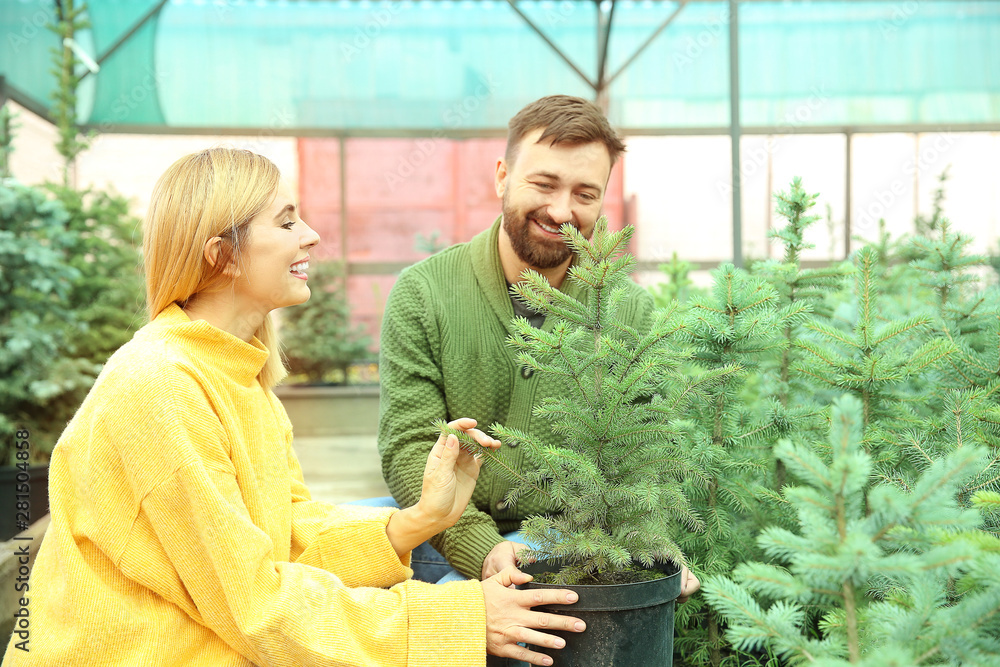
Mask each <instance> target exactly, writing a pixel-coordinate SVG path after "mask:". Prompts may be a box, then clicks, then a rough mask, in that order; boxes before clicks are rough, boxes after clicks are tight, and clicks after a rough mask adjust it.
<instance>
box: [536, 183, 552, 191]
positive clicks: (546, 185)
mask: <svg viewBox="0 0 1000 667" xmlns="http://www.w3.org/2000/svg"><path fill="white" fill-rule="evenodd" d="M535 185H537V186H538V187H540V188H542V189H543V190H551V189H552V184H551V183H535Z"/></svg>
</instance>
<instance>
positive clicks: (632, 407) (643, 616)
mask: <svg viewBox="0 0 1000 667" xmlns="http://www.w3.org/2000/svg"><path fill="white" fill-rule="evenodd" d="M632 233H633V229H632V228H631V227H626V228H625V229H623V230H621V231H619V232H614V233H610V232H608V229H607V220H606V219H605V218H603V217H602V218H601V219H600V220H598V222H597V225H596V228H595V231H594V235H593V238H592V239H591V240H590V241H588V240H587V239H585V238H584V237H583V236H582V235H581V234H580V233H579V232H578V231H577V230H576V229H574V228H573V227H572V226H570V225H564V226H563V227H562V234H563V236H564V238H565V239H566V242H567V243H568V244H569V246H570V247H571V248H572V249H573V251H574V252H575V253H576V261H575V262H574V264H573V265H572V266H571V267H570V269H569V273H568V275H567V280H571V281H574V282H576V283H577V284H579V285H581V286H583V287H584V289H585V298H584V299H583V300H581V301H578V300H576V299H574V298H573V297H571V296H569V295H567V294H565V293H564V292H561V291H559V290H557V289H554V288H553V287H552V286H550V285H549V283H548V282H547V281H546V279H545V278H543V277H542V276H541V275H539V274H537V273H535V272H532V271H526V272H525V273H524V274H523V276H522V278H523V280H522V282H520V283H518V284H517V285H515V286H514V288H513V291H514V292H515V293H516V294H517V296H518V297H520V298H521V299H522V300H523V301H524V302H525V303H527V304H528V305H529V306H530V307H531V308H532V309H534V310H536V311H538V312H544V313H545V314H546V316H547V317H549V318H555V320H556V322H555V324H554V326H553V327H552V328H551V330H550V331H543V330H541V329H536V328H534V327H532V326H531V324H530V323H529V322H528V321H527V320H524V319H518V320H517V322H516V333H515V334H514V335H512V336H511V337H510V339H509V341H508V342H509V344H510V345H512V346H513V347H514V348H515V349H516V350H517V351H518V352H519V354H518V357H517V359H518V362H519V363H520V364H522V365H523V366H525V367H528V368H531V369H533V370H534V372H536V373H543V374H549V375H551V376H555V377H558V378H561V379H562V380H563V381H564V384H565V392H563V394H562V395H560V396H559V397H556V398H551V397H550V398H547V399H545V400H544V401H542V403H541V404H539V405H538V406H537V407H536V408H535V410H536V414H538V415H540V416H544V417H545V418H547V419H548V420H550V422H551V425H552V430H553V431H554V432H555V433H557V434H559V435H560V436H561V438H562V444H561V445H560V446H549V445H546V444H544V443H542V442H540V441H538V440H537V439H536V438H534V437H532V436H530V435H528V434H526V433H522V432H519V431H516V430H513V429H508V428H505V427H503V426H502V425H498V424H494V425H493V426H492V427H491V431H492V432H493V434H494V436H496V437H497V438H499V439H500V440H501V441H502V442H504V443H507V444H514V443H516V444H517V445H518V446H520V447H522V448H524V450H525V451H526V453H527V454H528V456H527V460H529V461H531V462H532V467H531V468H530V469H527V468H526V469H515V468H513V467H511V466H510V465H509V464H508V463H507V462H506V460H505V459H504V458H503V456H502V454H501V455H497V454H493V453H492V452H489V451H483V450H481V448H478V446H477V445H476V443H475V441H473V440H472V439H471V438H468V437H461V436H460V440H461V441H462V442H463V444H465V445H466V446H468V447H470V448H473V449H475V450H477V451H481V452H482V455H483V456H485V457H486V458H487V465H491V466H493V469H494V470H495V471H497V472H498V473H499V474H501V475H503V476H504V477H505V478H507V479H508V480H510V482H511V483H512V490H511V491H510V493H509V494H508V496H507V498H506V502H508V503H513V502H515V501H516V500H517V499H518V498H520V497H521V496H522V495H524V494H536V495H537V496H539V497H540V499H541V500H542V501H543V502H544V503H546V504H547V506H548V507H549V508H550V511H549V512H547V513H545V514H540V515H536V516H532V517H530V518H528V519H527V520H526V521H525V522H524V523H523V525H522V531H523V535H524V537H525V538H526V540H527V542H528V543H530V544H531V545H532V548H531V550H530V551H529V552H528V553H527V554H526V556H527V559H529V560H534V561H535V562H534V563H533V564H531V565H528V566H526V568H525V569H526V570H527V571H528V572H530V573H532V574H533V575H535V582H532V583H531V584H529V586H546V585H552V586H559V587H569V588H571V589H574V590H576V591H577V592H578V593H579V595H580V601H579V602H578V603H577V604H575V605H574V606H573V607H572V608H571V609H569V610H568V611H567V610H565V609H563V610H560V609H556V608H552V609H551V610H550V611H552V612H554V613H572V614H573V615H575V616H578V617H580V618H582V619H584V620H585V621H586V622H587V631H586V632H584V633H582V634H581V635H573V636H565V639H566V641H567V645H566V648H564V649H562V650H560V651H558V652H556V653H555V654H554V655H553V656H552V657H553V659H554V661H555V665H557V666H559V665H595V666H596V665H601V666H604V665H658V666H659V665H670V664H671V662H672V656H673V649H672V646H673V609H674V602H673V601H674V600H675V599H676V598H677V596H678V595H679V593H680V587H681V582H680V577H679V571H678V566H679V565H681V564H683V563H684V562H685V560H684V555H683V554H682V553H681V550H680V548H679V547H678V546H677V542H676V541H675V540H676V536H677V535H678V532H679V531H692V530H699V529H701V527H702V526H701V520H700V519H699V517H698V516H697V514H696V513H695V512H694V511H692V509H691V506H690V503H689V501H688V499H687V498H686V497H685V495H684V492H683V490H682V480H684V479H687V480H688V481H689V482H690V481H691V480H692V479H695V480H697V479H698V478H699V473H698V471H697V470H695V469H693V467H692V465H691V463H690V461H691V459H690V457H689V456H687V454H686V449H685V447H684V446H683V443H684V441H685V432H684V429H685V425H684V422H683V420H681V419H680V418H679V417H680V415H681V414H682V413H683V410H684V407H685V406H686V405H687V404H688V403H689V401H690V400H691V398H692V396H695V395H698V394H699V393H703V392H704V391H705V390H706V388H708V387H710V386H711V385H713V384H714V383H717V382H718V381H720V378H722V377H724V376H725V375H726V374H727V373H731V372H732V369H731V368H723V369H718V370H712V371H708V372H706V373H703V374H702V375H700V376H698V377H690V376H685V375H684V374H682V373H681V366H682V364H683V362H684V361H685V360H686V359H687V357H688V354H687V353H686V352H684V351H683V347H684V346H683V344H682V343H681V342H680V341H681V339H683V337H684V329H685V325H684V318H683V317H681V316H680V315H679V313H678V312H677V310H676V304H675V306H674V308H663V309H655V310H653V311H652V313H653V314H652V317H651V321H650V322H648V326H646V327H644V330H642V331H638V330H636V329H634V328H632V327H629V326H627V325H624V324H623V323H622V322H621V321H620V319H619V318H617V317H616V313H617V311H618V309H619V306H620V305H621V304H622V302H623V299H625V298H626V297H627V295H628V292H629V290H628V288H627V284H626V283H627V281H628V280H629V273H630V271H631V270H632V268H633V267H634V266H635V260H634V259H633V258H632V256H631V255H629V254H627V253H625V252H624V248H625V247H626V245H627V243H628V241H629V239H630V238H631V236H632ZM436 426H437V428H438V429H440V430H441V431H444V432H454V431H452V430H451V429H448V428H447V427H446V426H445V425H444V423H443V422H439V423H437V424H436ZM456 435H459V434H457V433H456ZM536 650H538V651H541V652H546V651H545V649H544V648H537V649H536Z"/></svg>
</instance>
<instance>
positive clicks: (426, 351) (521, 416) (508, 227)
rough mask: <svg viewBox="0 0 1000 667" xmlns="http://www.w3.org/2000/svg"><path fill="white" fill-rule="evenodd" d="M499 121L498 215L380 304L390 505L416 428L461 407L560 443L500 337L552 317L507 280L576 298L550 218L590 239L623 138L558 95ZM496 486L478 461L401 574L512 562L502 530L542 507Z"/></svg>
mask: <svg viewBox="0 0 1000 667" xmlns="http://www.w3.org/2000/svg"><path fill="white" fill-rule="evenodd" d="M508 127H509V132H508V136H507V148H506V152H505V154H504V156H503V157H502V158H500V159H498V160H497V163H496V176H495V188H496V193H497V196H498V197H499V198H500V199H501V201H502V215H501V216H500V217H499V218H497V219H496V220H495V221H494V223H493V225H492V226H491V227H490V228H489V229H487V230H485V231H483V232H481V233H480V234H479V235H477V236H476V237H474V238H473V239H472V240H471V241H469V242H468V243H460V244H457V245H455V246H452V247H450V248H448V249H447V250H444V251H442V252H440V253H438V254H436V255H434V256H432V257H429V258H427V259H425V260H423V261H421V262H419V263H417V264H415V265H413V266H411V267H409V268H407V269H406V270H405V271H403V273H402V274H401V275H400V277H399V280H398V281H397V282H396V284H395V286H394V287H393V289H392V292H391V293H390V295H389V299H388V301H387V303H386V309H385V316H384V320H383V324H382V338H381V353H380V354H381V357H380V363H379V374H380V380H381V399H380V400H381V404H380V416H379V435H378V446H379V453H380V454H381V457H382V473H383V475H384V476H385V480H386V482H387V484H388V486H389V489H390V491H391V492H392V494H393V496H394V497H395V500H396V502H397V503H398V504H399V505H400V506H402V507H408V506H410V505H412V504H413V503H415V502H416V501H417V499H418V498H419V497H420V491H421V483H422V478H423V471H424V464H425V462H426V460H427V443H428V429H429V427H430V424H431V423H432V422H433V421H434V420H435V419H444V420H449V419H453V418H454V416H455V415H462V416H468V417H472V418H474V419H475V420H476V421H477V422H478V423H479V424H480V425H481V427H487V426H489V425H490V424H492V423H494V422H499V423H502V424H504V425H505V426H507V427H509V428H514V429H519V430H521V431H524V432H527V433H532V434H535V435H536V436H538V437H540V438H541V439H543V441H544V440H547V441H549V442H551V443H553V444H557V443H558V442H559V438H558V437H557V436H556V435H555V434H553V433H552V431H551V429H550V427H549V424H548V422H547V421H545V420H543V419H541V418H539V417H536V416H535V415H534V414H533V408H534V406H536V405H538V404H539V403H540V402H541V401H542V400H543V399H544V398H545V397H546V396H551V395H554V394H555V393H556V392H558V391H560V388H559V386H558V382H557V381H556V380H554V379H552V378H547V377H541V376H534V375H533V373H532V372H531V370H530V369H522V368H520V367H519V365H518V364H517V362H516V361H515V359H514V353H513V351H512V350H511V349H510V348H509V347H508V346H507V345H506V339H507V336H509V335H510V334H511V333H513V328H512V326H511V320H512V319H513V317H514V316H515V315H520V316H523V317H525V318H527V319H528V320H529V321H530V322H531V323H532V325H534V326H536V327H540V328H542V329H543V330H550V329H551V327H552V324H553V322H551V321H548V320H546V319H545V317H544V316H543V315H542V314H538V313H535V312H533V311H531V310H529V309H528V308H527V307H526V306H525V305H524V304H523V303H521V302H520V301H519V300H518V299H516V298H514V297H512V296H511V293H510V286H511V285H513V284H514V283H516V282H518V281H519V280H520V279H521V273H522V272H523V271H524V270H525V269H534V270H535V271H537V272H538V273H540V274H542V275H543V276H545V278H547V279H548V281H549V283H550V284H551V285H552V286H553V287H556V288H558V289H560V290H562V291H563V292H565V293H566V294H568V295H570V296H573V297H575V298H577V299H582V298H583V295H582V290H581V289H580V288H579V287H577V286H576V285H574V284H573V283H572V281H567V280H565V278H566V272H567V270H568V269H569V267H570V264H571V263H572V261H573V253H572V251H571V250H570V248H569V247H568V246H567V245H566V243H565V241H564V240H563V238H562V237H561V236H560V234H559V227H560V226H561V225H563V224H566V223H569V224H571V225H573V226H574V227H576V228H577V229H578V230H580V232H582V233H583V235H584V236H585V237H587V238H590V237H591V235H592V234H593V232H594V226H595V224H596V222H597V218H598V217H599V216H600V214H601V206H602V204H603V201H604V194H605V190H606V188H607V185H608V180H609V178H610V176H611V169H612V167H613V166H614V164H615V162H616V161H617V160H618V157H619V156H620V155H621V154H622V152H624V150H625V145H624V143H622V140H621V139H620V138H619V136H618V135H617V134H616V133H615V131H614V130H613V129H612V128H611V126H610V124H609V123H608V120H607V118H605V116H604V114H603V113H601V110H600V109H599V108H598V107H597V106H595V105H594V104H592V103H590V102H588V101H586V100H584V99H581V98H578V97H569V96H566V95H553V96H549V97H544V98H542V99H540V100H537V101H536V102H533V103H531V104H529V105H528V106H526V107H525V108H524V109H522V110H521V111H520V112H518V113H517V115H515V116H514V117H513V118H512V119H511V121H510V123H509V126H508ZM632 286H633V290H632V294H631V297H630V298H629V299H628V300H627V302H626V303H625V304H624V305H623V307H622V308H621V309H620V310H619V315H620V316H621V317H622V318H623V319H624V321H625V322H626V323H627V324H629V325H630V326H633V327H636V328H638V329H642V328H643V327H644V320H646V318H647V317H649V316H650V315H651V312H652V309H653V301H652V298H651V297H650V296H649V294H648V293H647V292H646V291H645V290H644V289H642V288H641V287H639V286H638V285H636V284H634V283H633V284H632ZM500 451H501V455H502V456H504V457H507V459H508V460H509V461H510V462H511V463H512V464H513V465H515V466H523V465H524V462H523V460H522V458H523V457H522V453H521V451H519V450H518V449H517V448H514V447H512V446H505V447H502V448H501V450H500ZM508 489H509V485H508V483H507V482H506V481H505V480H503V479H502V478H501V477H499V476H497V475H496V474H495V473H493V472H492V471H491V470H490V468H488V467H487V468H484V469H483V470H482V473H481V474H480V477H479V482H478V484H477V486H476V490H475V493H474V495H473V497H472V500H471V502H470V503H469V506H468V508H467V509H466V511H465V513H464V514H463V515H462V517H461V518H460V519H459V520H458V522H457V523H456V524H455V525H454V526H453V527H452V528H449V529H447V530H445V531H444V532H443V533H441V534H439V535H437V536H436V537H434V538H432V539H431V541H430V543H431V545H432V546H433V547H434V548H435V549H436V552H437V553H435V552H434V550H431V549H427V550H425V551H424V552H422V553H421V552H418V551H414V553H413V563H412V567H413V569H414V573H415V574H414V576H415V577H417V578H424V579H425V580H428V581H442V582H443V581H448V580H449V579H454V578H458V577H459V575H462V576H463V577H469V578H473V579H480V578H482V579H485V578H487V577H490V576H492V575H493V574H495V573H496V572H499V571H500V570H502V569H503V568H504V567H506V566H508V565H516V564H517V552H518V551H520V550H521V549H523V548H525V547H524V545H523V544H520V543H518V542H517V541H515V540H516V533H515V531H517V530H518V528H519V526H520V524H521V521H522V520H523V519H525V518H526V517H528V516H530V515H531V514H534V513H538V512H540V511H542V510H543V508H542V507H541V506H540V505H538V504H536V503H534V502H532V499H531V498H530V497H525V498H523V499H522V500H521V501H519V502H518V503H516V504H514V505H505V504H504V502H503V500H504V497H505V495H506V494H507V491H508ZM512 537H514V538H515V539H510V538H512ZM439 554H440V555H443V557H444V558H443V559H442V558H441V557H440V555H439ZM435 560H436V561H437V562H438V563H439V568H438V569H437V570H435V567H434V561H435ZM444 560H446V561H447V563H445V562H444ZM452 568H454V570H455V571H457V573H456V572H454V571H452ZM685 574H688V573H687V572H685ZM686 578H687V582H686V584H685V586H684V590H683V591H682V597H687V596H688V595H690V594H691V593H693V592H694V591H695V590H697V588H698V580H697V579H696V578H695V577H694V575H688V576H687V577H686Z"/></svg>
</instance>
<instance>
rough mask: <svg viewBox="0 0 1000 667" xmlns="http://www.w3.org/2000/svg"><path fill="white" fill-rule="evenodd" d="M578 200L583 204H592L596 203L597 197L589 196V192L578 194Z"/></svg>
mask: <svg viewBox="0 0 1000 667" xmlns="http://www.w3.org/2000/svg"><path fill="white" fill-rule="evenodd" d="M580 199H582V200H583V201H585V202H594V201H597V197H595V196H594V195H592V194H590V193H589V192H581V193H580Z"/></svg>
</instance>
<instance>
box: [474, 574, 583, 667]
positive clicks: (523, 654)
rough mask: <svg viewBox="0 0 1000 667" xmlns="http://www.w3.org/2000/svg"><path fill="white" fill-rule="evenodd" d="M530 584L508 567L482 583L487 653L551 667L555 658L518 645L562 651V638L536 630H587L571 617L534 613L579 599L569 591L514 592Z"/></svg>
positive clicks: (535, 590)
mask: <svg viewBox="0 0 1000 667" xmlns="http://www.w3.org/2000/svg"><path fill="white" fill-rule="evenodd" d="M529 581H531V575H530V574H525V573H524V572H521V571H520V570H518V569H517V568H514V567H508V568H505V569H504V570H503V571H502V572H500V573H499V574H497V575H496V576H493V577H490V578H489V579H487V580H485V581H483V582H481V585H482V587H483V598H484V599H485V601H486V652H487V653H489V654H491V655H498V656H501V657H504V658H514V659H516V660H523V661H525V662H530V663H531V664H532V665H551V664H552V658H550V657H549V656H547V655H545V654H543V653H535V652H534V651H531V650H529V649H527V648H525V647H524V646H519V645H518V642H523V643H525V644H534V645H535V646H544V647H546V648H555V649H559V648H563V647H564V646H566V642H565V640H563V638H562V637H557V636H555V635H550V634H546V633H544V632H539V631H538V630H537V629H536V628H540V629H544V630H560V631H565V632H583V631H584V630H585V629H586V627H587V626H586V624H585V623H584V622H583V621H581V620H580V619H578V618H574V617H572V616H563V615H561V614H546V613H543V612H540V611H533V610H532V609H531V608H532V607H535V606H537V605H543V604H573V603H574V602H576V601H577V600H578V599H579V598H578V596H577V594H576V593H574V592H573V591H568V590H561V589H547V588H536V589H532V590H526V591H520V590H517V589H515V588H513V586H514V585H515V584H526V583H528V582H529Z"/></svg>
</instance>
